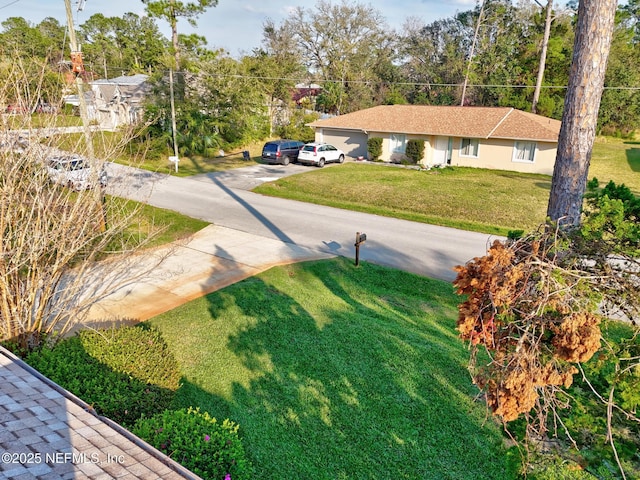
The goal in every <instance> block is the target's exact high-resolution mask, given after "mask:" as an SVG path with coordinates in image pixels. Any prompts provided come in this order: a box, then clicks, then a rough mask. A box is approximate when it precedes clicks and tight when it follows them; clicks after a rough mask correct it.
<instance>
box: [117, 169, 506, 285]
mask: <svg viewBox="0 0 640 480" xmlns="http://www.w3.org/2000/svg"><path fill="white" fill-rule="evenodd" d="M309 168H313V167H305V166H301V165H293V164H292V165H288V166H287V167H283V166H280V165H258V166H255V167H246V168H240V169H235V170H231V171H226V172H219V173H214V174H205V175H198V176H195V177H191V178H178V177H174V176H169V175H163V174H155V173H152V172H148V171H144V170H137V169H134V168H130V167H124V166H121V165H115V164H110V165H109V167H108V171H109V177H110V178H109V187H108V190H109V193H112V194H115V195H119V196H123V197H126V198H130V199H133V200H138V201H143V202H147V203H149V204H151V205H154V206H157V207H161V208H167V209H171V210H174V211H177V212H180V213H183V214H185V215H188V216H191V217H193V218H199V219H202V220H206V221H208V222H211V223H214V224H216V225H220V226H224V227H227V228H231V229H235V230H240V231H242V232H247V233H251V234H254V235H260V236H264V237H266V238H271V239H278V240H281V241H284V242H287V243H292V244H296V245H299V246H304V247H307V248H311V249H314V250H317V251H319V252H327V253H333V254H336V255H341V256H345V257H350V258H353V257H354V256H355V247H354V242H355V236H356V232H363V233H366V235H367V241H366V243H364V244H363V245H362V247H361V249H360V259H361V260H363V261H370V262H374V263H378V264H381V265H387V266H392V267H395V268H399V269H402V270H406V271H410V272H414V273H417V274H419V275H424V276H428V277H433V278H438V279H442V280H448V281H451V280H453V279H454V278H455V272H454V271H453V267H454V266H455V265H460V264H464V263H465V262H467V261H468V260H470V259H472V258H473V257H475V256H481V255H484V254H485V252H486V249H487V247H488V245H489V244H490V242H492V241H493V239H495V238H497V237H493V236H490V235H487V234H480V233H475V232H467V231H463V230H456V229H452V228H445V227H438V226H433V225H427V224H422V223H416V222H410V221H406V220H398V219H394V218H387V217H382V216H378V215H371V214H365V213H358V212H352V211H348V210H341V209H336V208H331V207H324V206H320V205H313V204H308V203H302V202H297V201H293V200H284V199H280V198H272V197H267V196H263V195H259V194H256V193H252V192H251V191H249V189H251V188H253V187H255V186H256V185H258V184H260V183H262V182H264V181H273V180H276V179H277V178H280V177H282V176H286V175H289V174H294V173H298V172H304V171H308V169H309ZM325 168H327V167H325ZM329 168H340V166H339V165H336V166H331V167H329ZM436 198H437V197H436Z"/></svg>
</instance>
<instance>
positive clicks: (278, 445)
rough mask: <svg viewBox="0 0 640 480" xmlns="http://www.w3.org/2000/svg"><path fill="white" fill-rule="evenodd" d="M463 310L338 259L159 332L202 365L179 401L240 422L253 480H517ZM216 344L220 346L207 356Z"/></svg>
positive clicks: (413, 285) (260, 280) (251, 287)
mask: <svg viewBox="0 0 640 480" xmlns="http://www.w3.org/2000/svg"><path fill="white" fill-rule="evenodd" d="M407 279H409V283H410V285H409V286H407V285H406V283H407ZM400 283H402V284H403V285H399V284H400ZM295 285H304V288H300V289H298V290H296V288H295ZM285 292H286V293H285ZM309 292H313V293H311V295H310V293H309ZM372 292H373V293H374V294H373V295H372ZM455 301H456V299H455V296H454V295H453V294H452V293H451V285H450V284H446V283H444V282H437V281H432V280H429V279H426V278H424V277H419V276H415V275H408V274H404V273H401V272H396V271H393V270H389V269H385V268H383V267H377V266H374V265H369V264H363V265H361V266H360V267H358V268H356V267H354V266H352V265H350V263H349V262H348V261H347V260H344V259H338V260H331V261H323V262H309V263H306V264H297V265H291V266H288V267H286V268H282V269H278V270H277V271H274V272H273V273H270V274H269V275H267V276H264V275H263V276H259V277H253V278H251V279H248V280H245V281H243V282H240V283H238V284H235V285H233V286H231V287H228V288H227V289H225V290H223V291H221V292H217V293H214V294H212V295H209V296H208V297H207V302H208V310H209V317H208V318H207V319H204V320H203V319H201V320H200V321H196V320H193V321H192V322H190V323H189V325H185V324H183V323H182V322H181V323H180V325H173V326H171V325H170V319H169V318H168V317H166V318H164V319H163V318H158V319H156V320H154V321H153V323H154V324H156V325H157V326H158V327H159V328H160V329H161V330H162V331H163V332H165V338H167V337H173V338H172V340H170V343H173V342H176V343H175V345H174V347H175V348H176V349H178V350H179V352H177V353H176V355H177V356H178V357H182V359H179V361H180V362H181V363H182V362H185V361H186V356H185V355H189V360H188V362H189V363H190V364H191V366H193V363H194V362H197V363H199V365H198V366H196V367H195V368H193V369H191V370H190V372H191V373H189V372H186V381H185V384H184V385H183V388H182V389H181V392H180V394H179V395H180V397H181V401H182V402H184V403H185V404H186V403H188V404H191V405H194V406H200V407H201V408H202V409H205V410H208V411H209V412H210V413H211V414H213V415H215V416H217V417H219V418H223V417H229V418H231V419H232V420H234V421H237V422H239V423H240V425H241V433H242V435H243V437H244V442H245V447H246V449H247V451H248V453H249V456H250V457H251V458H252V461H253V463H254V465H255V466H256V468H257V470H258V476H257V477H258V478H265V479H280V478H282V479H289V478H313V479H323V478H326V479H330V478H331V479H333V478H375V479H384V478H390V479H391V478H393V479H395V478H420V479H427V478H434V479H436V478H437V479H442V478H455V479H462V478H500V479H504V478H511V477H513V475H512V474H511V473H510V472H509V471H508V469H509V467H508V463H509V462H508V460H507V456H506V454H505V450H504V448H503V447H502V439H501V435H500V431H499V428H498V427H496V426H495V425H494V424H493V423H492V422H490V421H486V419H485V409H484V407H483V406H481V405H479V404H476V403H474V402H473V395H474V393H475V391H474V388H473V387H472V385H471V383H470V380H469V376H468V373H467V372H466V369H465V365H466V355H467V354H466V352H465V349H464V347H463V346H462V345H461V344H459V343H458V341H457V339H456V338H455V337H456V334H455V332H454V330H453V318H454V317H455ZM230 324H233V325H231V326H230ZM170 330H173V331H170ZM186 331H189V334H188V336H189V337H190V338H191V340H188V339H187V340H185V338H184V337H185V334H184V333H182V334H181V333H180V332H186ZM176 336H178V337H179V338H177V337H176ZM212 338H213V339H215V340H214V343H215V342H218V344H219V345H221V346H222V347H223V348H220V349H215V351H213V352H210V351H206V350H204V349H203V348H202V346H203V345H208V343H207V342H208V341H209V340H210V339H212ZM192 348H196V349H199V351H198V355H197V358H196V357H194V356H193V355H192V354H186V353H185V352H187V351H188V350H189V349H192ZM180 352H183V354H181V353H180ZM214 357H216V358H214ZM208 364H211V368H212V370H211V371H210V372H209V373H208V374H205V373H204V372H206V370H207V368H206V365H208ZM221 365H223V366H224V367H223V368H224V369H225V370H224V371H220V368H221ZM203 367H204V368H203ZM215 368H217V369H218V372H219V373H217V372H216V371H215V370H213V369H215ZM199 376H200V377H199ZM209 376H211V377H209ZM205 377H207V378H205ZM214 377H215V378H214Z"/></svg>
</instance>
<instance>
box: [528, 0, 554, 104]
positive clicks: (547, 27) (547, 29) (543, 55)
mask: <svg viewBox="0 0 640 480" xmlns="http://www.w3.org/2000/svg"><path fill="white" fill-rule="evenodd" d="M536 3H538V2H537V1H536ZM538 5H540V3H538ZM546 11H547V14H546V17H545V21H544V37H543V38H542V52H540V63H539V66H538V78H537V79H536V89H535V91H534V92H533V102H532V105H531V112H532V113H538V100H540V89H541V88H542V80H543V78H544V69H545V65H546V62H547V48H548V47H549V37H550V36H551V21H552V20H553V18H552V17H551V13H552V11H553V0H547V8H546Z"/></svg>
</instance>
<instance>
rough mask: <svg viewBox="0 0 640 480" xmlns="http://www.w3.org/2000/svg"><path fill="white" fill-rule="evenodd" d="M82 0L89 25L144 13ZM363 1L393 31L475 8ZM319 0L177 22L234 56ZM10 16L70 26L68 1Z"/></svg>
mask: <svg viewBox="0 0 640 480" xmlns="http://www.w3.org/2000/svg"><path fill="white" fill-rule="evenodd" d="M77 2H78V0H71V4H72V6H73V10H74V12H75V13H74V17H75V18H74V21H75V23H76V25H79V24H82V23H84V22H85V21H86V20H87V19H88V18H89V17H91V15H94V14H96V13H102V14H103V15H105V16H107V17H116V16H121V15H122V14H124V13H127V12H133V13H136V14H138V15H143V14H144V5H143V3H142V1H141V0H109V1H105V0H86V3H85V6H84V9H83V10H82V11H81V12H77V6H78V3H77ZM359 3H365V4H370V5H372V6H373V7H374V8H376V9H378V10H379V11H380V12H381V13H382V15H383V16H384V17H385V18H386V20H387V23H388V24H389V26H390V27H391V28H393V29H400V27H401V26H402V24H403V23H404V22H405V20H406V18H407V17H409V16H413V17H417V18H420V19H422V20H423V21H424V22H425V23H430V22H433V21H435V20H438V19H441V18H447V17H451V16H453V15H454V14H455V13H456V12H460V11H465V10H470V9H472V8H473V7H474V5H475V3H476V1H475V0H440V1H438V0H372V1H366V0H365V1H361V2H359ZM313 5H315V1H313V2H310V1H300V2H298V3H296V2H295V0H293V3H292V2H291V0H262V1H251V0H219V2H218V6H217V7H214V8H211V9H209V10H208V11H207V12H206V13H205V14H203V15H202V16H200V17H199V19H198V26H197V28H196V29H193V28H192V27H190V26H189V25H188V23H187V22H186V21H184V20H183V21H182V25H180V24H178V29H179V31H180V33H194V32H195V33H198V34H199V35H203V36H204V37H206V39H207V41H208V43H209V47H210V48H224V49H225V50H227V51H228V52H229V53H231V55H233V56H237V55H239V54H242V53H250V52H251V50H252V49H253V48H255V47H259V46H260V42H261V40H262V25H263V22H264V21H265V19H267V18H270V19H272V20H274V21H275V22H276V23H280V21H281V20H283V19H284V18H286V17H287V15H288V12H290V11H291V9H293V8H294V7H296V6H304V7H306V8H310V7H312V6H313ZM9 17H22V18H25V19H26V20H28V21H30V22H31V23H33V24H37V23H39V22H40V21H41V20H43V19H44V18H46V17H54V18H57V19H58V20H59V21H60V23H61V24H63V25H64V24H66V15H65V6H64V0H0V21H4V20H5V19H7V18H9ZM158 25H159V26H160V29H161V31H162V33H163V34H164V35H166V36H167V37H169V33H170V31H169V28H168V25H166V24H163V23H161V22H159V23H158Z"/></svg>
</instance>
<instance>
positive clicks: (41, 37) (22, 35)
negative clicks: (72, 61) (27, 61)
mask: <svg viewBox="0 0 640 480" xmlns="http://www.w3.org/2000/svg"><path fill="white" fill-rule="evenodd" d="M1 25H2V33H0V53H1V54H2V56H5V57H14V58H39V59H45V60H47V61H48V62H50V63H52V64H55V63H56V62H57V61H59V60H60V56H61V51H62V39H63V38H64V28H63V27H62V26H60V24H59V23H58V21H57V20H55V19H53V18H46V19H45V20H43V21H42V22H41V23H40V24H39V25H37V26H33V25H32V24H31V23H29V22H28V21H27V20H25V19H24V18H22V17H10V18H8V19H6V20H5V21H3V22H2V24H1Z"/></svg>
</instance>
